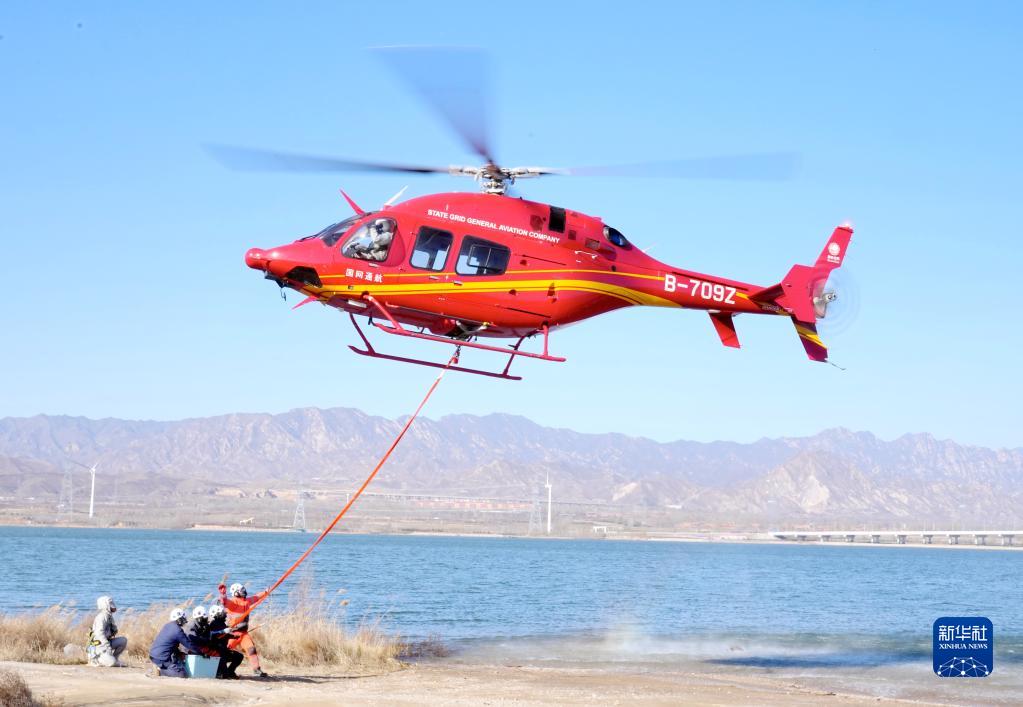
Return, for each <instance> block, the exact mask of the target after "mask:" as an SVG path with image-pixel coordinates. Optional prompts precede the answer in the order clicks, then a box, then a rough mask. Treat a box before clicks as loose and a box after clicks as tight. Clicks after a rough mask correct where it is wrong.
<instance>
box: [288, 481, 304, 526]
mask: <svg viewBox="0 0 1023 707" xmlns="http://www.w3.org/2000/svg"><path fill="white" fill-rule="evenodd" d="M291 527H292V529H293V530H301V531H303V532H305V529H306V528H305V492H304V491H299V492H298V501H297V502H296V503H295V519H294V520H292V521H291Z"/></svg>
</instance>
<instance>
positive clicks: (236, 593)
mask: <svg viewBox="0 0 1023 707" xmlns="http://www.w3.org/2000/svg"><path fill="white" fill-rule="evenodd" d="M248 594H249V593H248V592H247V591H245V585H244V584H241V583H239V582H235V583H234V584H232V585H231V596H233V597H244V596H248Z"/></svg>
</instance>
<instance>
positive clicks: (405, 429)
mask: <svg viewBox="0 0 1023 707" xmlns="http://www.w3.org/2000/svg"><path fill="white" fill-rule="evenodd" d="M460 349H461V347H459V348H457V349H455V353H453V354H452V355H451V358H450V359H448V362H447V363H446V364H445V365H444V368H443V369H442V370H441V372H440V375H439V376H437V379H436V380H434V381H433V385H431V386H430V389H429V390H428V391H426V396H425V397H424V398H423V400H422V402H420V403H419V407H417V408H416V411H415V412H414V413H412V417H410V418H409V419H408V421H407V422H406V423H405V426H404V427H402V428H401V432H399V433H398V436H397V437H395V438H394V441H393V442H391V446H390V447H388V448H387V451H386V452H385V453H384V456H382V457H381V458H380V461H379V462H377V465H376V466H375V467H374V468H373V471H372V472H370V474H369V476H367V477H366V480H365V481H363V482H362V486H360V487H359V490H358V491H356V492H355V493H354V494H352V497H351V498H350V499H348V503H346V504H345V507H344V508H342V509H341V512H340V513H338V514H337V515H336V516H334V520H333V521H331V523H330V525H328V526H327V527H326V528H324V530H323V532H322V533H320V536H319V537H318V538H316V540H314V541H313V544H312V545H310V546H309V549H308V550H306V551H305V552H303V553H302V556H301V557H299V558H298V559H297V560H295V563H294V564H293V565H292V566H291V567H289V568H288V569H287V571H285V573H284V574H282V575H281V576H280V578H279V579H278V580H277V581H276V582H274V583H273V584H272V585H271V586H270V587H269V588H268V589H267V590H266V592H265V593H264V594H263V596H262V597H260V598H259V600H258V601H255V602H253V603H252V604H251V605H250V606H249V608H248V609H247V610H246V611H245V613H244V614H242V615H241V616H239V617H238V619H237V620H236V621H235V622H234V624H233V625H237V624H239V623H241V622H242V621H244V620H245V618H246V617H247V616H248V615H249V614H251V613H252V610H253V609H255V608H256V607H257V606H258V605H259V604H261V603H262V602H263V600H265V599H266V598H267V597H269V596H270V595H271V594H272V593H273V592H274V591H275V590H276V589H277V588H278V587H279V586H281V585H282V584H283V583H284V580H286V579H287V578H288V577H289V576H290V575H291V573H292V572H294V571H295V570H296V569H298V566H299V565H301V564H302V563H303V562H305V560H306V558H307V557H309V555H310V554H311V553H312V551H313V550H315V549H316V546H317V545H319V544H320V543H321V542H323V539H324V538H325V537H327V535H328V534H329V533H330V531H331V530H333V529H334V526H335V525H337V524H338V522H340V520H341V519H342V518H344V516H345V513H347V512H348V509H350V508H351V507H352V506H353V505H354V504H355V502H356V501H357V500H358V498H359V496H361V495H362V492H363V491H365V490H366V487H367V486H369V484H370V482H371V481H373V477H375V476H376V475H377V472H378V471H380V469H381V467H383V465H384V464H385V463H386V462H387V459H388V458H389V457H390V456H391V452H393V451H394V449H395V447H397V446H398V443H399V442H401V439H402V437H404V436H405V433H406V432H408V430H409V428H410V427H411V426H412V422H413V421H414V420H415V419H416V417H418V415H419V413H420V412H421V411H422V409H423V408H424V407H425V406H426V401H427V400H429V399H430V396H431V395H433V391H435V390H436V389H437V386H438V385H439V384H440V381H441V379H442V378H443V377H444V374H445V373H447V371H448V368H450V367H451V366H452V365H453V364H455V363H458V354H459V352H460ZM225 581H226V580H225ZM222 584H223V583H222Z"/></svg>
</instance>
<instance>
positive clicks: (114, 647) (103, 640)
mask: <svg viewBox="0 0 1023 707" xmlns="http://www.w3.org/2000/svg"><path fill="white" fill-rule="evenodd" d="M96 608H97V609H99V612H98V613H97V614H96V618H95V619H93V621H92V628H91V629H90V630H89V645H88V646H86V648H85V653H86V655H88V656H89V665H99V666H102V667H104V668H114V667H117V668H123V667H124V666H125V665H126V663H124V662H123V661H122V660H121V654H122V653H124V649H125V648H127V647H128V639H127V638H125V637H124V636H118V635H117V624H115V623H114V612H115V611H117V605H116V604H114V600H113V598H112V597H108V596H101V597H99V598H98V599H96Z"/></svg>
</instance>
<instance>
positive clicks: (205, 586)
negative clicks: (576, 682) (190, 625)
mask: <svg viewBox="0 0 1023 707" xmlns="http://www.w3.org/2000/svg"><path fill="white" fill-rule="evenodd" d="M312 539H313V536H312V535H310V534H301V533H256V532H252V533H247V532H246V533H242V532H198V531H181V532H177V531H155V530H99V529H73V528H72V529H68V528H21V527H0V611H3V612H22V611H27V610H32V609H33V608H36V607H43V606H49V605H52V604H54V603H57V602H65V603H67V602H74V603H76V604H77V605H78V606H82V607H87V608H91V607H92V606H93V602H94V601H95V597H96V596H97V595H100V594H105V593H109V594H112V595H114V596H115V597H116V599H117V602H118V604H119V606H121V607H124V608H127V607H135V608H144V607H146V606H148V605H149V604H150V603H167V602H184V601H186V600H188V599H193V600H197V601H201V600H202V598H203V597H204V596H205V595H206V594H207V593H208V592H210V591H211V590H212V589H213V588H214V587H215V586H216V584H217V582H218V581H219V579H220V578H221V576H222V575H223V574H225V573H229V574H230V576H231V580H229V581H244V582H247V583H248V584H249V587H250V589H254V590H260V589H262V588H263V587H265V586H266V585H268V584H270V583H271V582H273V580H274V579H275V578H276V577H277V576H278V575H279V574H280V572H281V571H283V569H285V568H286V567H287V566H289V565H290V564H291V562H292V561H293V560H294V559H295V558H296V557H297V556H298V555H299V554H300V553H301V552H302V551H303V550H304V549H305V548H306V547H307V546H308V544H309V543H310V542H311V541H312ZM1021 562H1023V554H1020V553H1017V552H1003V551H974V550H947V549H940V548H935V549H924V548H895V547H892V548H883V547H850V546H845V545H837V544H836V545H834V546H819V545H798V546H797V545H741V544H716V543H669V542H627V541H612V540H593V541H576V540H573V541H562V540H529V539H505V538H476V537H429V536H362V535H332V536H330V537H329V538H328V539H327V540H325V541H324V543H323V544H322V545H321V546H320V547H319V548H318V549H317V550H316V551H315V552H314V553H313V555H312V557H311V558H310V560H309V561H308V562H307V565H308V570H303V573H304V574H305V576H306V581H312V582H314V583H315V585H316V586H318V587H321V588H323V589H324V590H326V591H327V593H328V595H329V596H332V597H335V598H340V597H344V598H347V599H348V600H349V602H350V603H349V605H348V606H347V607H346V615H345V617H344V620H345V621H346V622H347V623H350V624H352V625H356V624H358V623H359V622H361V621H379V622H380V623H381V625H382V627H383V628H384V629H385V630H387V631H390V632H394V633H400V634H402V635H403V636H406V637H408V638H411V639H418V638H423V637H427V636H431V637H436V638H439V639H440V640H441V641H442V642H444V643H445V644H447V645H448V646H450V647H452V648H454V649H455V650H456V651H457V652H458V653H457V654H458V655H460V656H465V655H476V656H483V657H486V658H488V659H495V660H534V661H547V660H549V661H557V660H569V659H571V660H574V661H577V662H578V661H584V662H585V661H597V662H600V661H632V662H637V663H656V662H658V661H674V660H676V659H678V658H679V657H680V656H685V657H686V658H687V659H690V660H691V659H694V658H695V659H699V660H703V661H705V662H707V663H714V664H717V665H722V666H738V667H742V666H757V667H762V668H771V667H786V666H787V667H797V668H798V667H804V668H808V669H809V668H814V667H827V666H829V665H833V666H835V667H839V668H841V667H845V668H856V667H857V666H863V667H870V666H878V665H892V664H898V663H912V664H914V665H915V664H922V663H928V665H929V660H930V640H931V639H930V636H931V624H932V623H933V621H934V620H935V619H936V618H938V617H940V616H987V617H988V618H990V619H991V620H992V621H993V622H994V626H995V635H996V650H997V653H996V656H997V661H998V668H996V671H997V670H1001V669H1004V667H1005V666H1006V665H1007V664H1015V666H1016V667H1015V669H1016V670H1017V671H1018V670H1019V669H1020V667H1023V666H1021V664H1020V663H1019V658H1020V657H1023V606H1021V603H1020V592H1021V580H1023V571H1021V567H1023V565H1021ZM293 586H295V585H294V584H292V583H291V582H290V581H289V582H288V583H286V584H285V585H284V586H283V587H282V588H281V591H280V593H279V594H278V595H275V596H274V598H273V599H272V600H271V603H270V606H269V607H267V608H269V610H273V609H274V608H275V607H282V606H285V605H286V604H287V602H288V598H287V590H288V589H289V587H293ZM339 589H344V590H345V591H344V592H343V594H335V592H336V591H337V590H339ZM260 610H264V609H260ZM257 615H258V612H257ZM914 669H915V668H914ZM927 669H928V670H929V668H927ZM932 677H933V676H932ZM992 677H994V676H992Z"/></svg>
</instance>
